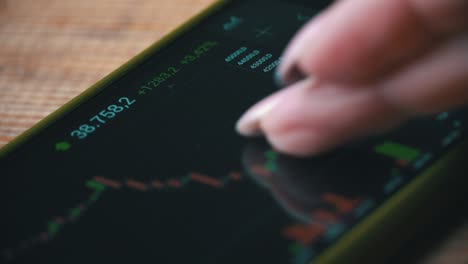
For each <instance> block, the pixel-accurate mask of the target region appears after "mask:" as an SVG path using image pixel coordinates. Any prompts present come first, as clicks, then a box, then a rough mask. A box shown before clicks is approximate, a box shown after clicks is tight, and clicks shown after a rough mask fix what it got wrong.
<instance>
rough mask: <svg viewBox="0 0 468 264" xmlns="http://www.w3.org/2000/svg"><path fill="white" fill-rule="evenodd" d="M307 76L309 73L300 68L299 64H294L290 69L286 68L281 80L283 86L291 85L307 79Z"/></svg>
mask: <svg viewBox="0 0 468 264" xmlns="http://www.w3.org/2000/svg"><path fill="white" fill-rule="evenodd" d="M306 77H307V75H306V74H305V73H303V72H302V71H301V70H300V69H299V67H298V66H297V64H293V65H292V66H290V68H289V69H286V71H285V73H284V74H283V75H282V76H280V80H281V82H282V84H283V86H289V85H291V84H293V83H296V82H298V81H301V80H303V79H305V78H306Z"/></svg>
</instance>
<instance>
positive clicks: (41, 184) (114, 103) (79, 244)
mask: <svg viewBox="0 0 468 264" xmlns="http://www.w3.org/2000/svg"><path fill="white" fill-rule="evenodd" d="M306 3H307V4H306ZM325 5H326V3H321V2H314V3H310V2H309V1H290V2H287V1H279V0H275V1H235V2H234V3H231V4H228V5H227V6H226V7H225V9H224V10H223V11H222V12H219V13H218V14H216V15H213V16H211V17H209V18H207V19H206V20H204V21H203V22H202V23H200V24H199V25H197V26H196V27H195V28H194V29H193V30H192V31H191V32H189V33H187V34H185V35H184V36H182V37H179V38H178V39H176V40H175V41H173V42H171V43H170V44H168V46H167V47H166V48H164V49H163V50H162V51H160V52H157V53H156V54H153V55H151V56H150V57H149V58H148V60H147V61H146V62H145V63H143V64H142V65H140V66H138V67H136V68H135V69H134V70H132V71H131V72H129V73H128V74H127V75H126V76H124V77H123V78H121V79H119V80H117V81H115V82H114V83H113V84H111V85H109V86H108V87H107V88H105V89H104V90H103V91H102V92H101V93H99V94H98V95H97V96H95V97H94V98H93V99H92V100H90V101H88V102H86V103H84V104H83V105H81V106H80V107H79V108H77V109H75V110H74V111H72V112H71V113H69V114H68V115H66V116H65V117H64V118H62V119H60V120H57V122H55V123H54V124H53V125H52V126H51V127H49V128H48V129H47V130H45V131H43V132H41V133H39V134H38V135H37V136H35V137H33V138H31V139H30V140H29V141H28V142H27V143H25V144H24V145H22V146H21V147H20V148H18V149H16V150H14V151H13V152H12V153H10V155H8V156H7V157H6V158H4V159H2V160H0V167H1V176H2V181H3V183H2V184H1V185H0V195H1V196H2V199H1V200H0V206H1V208H3V213H2V223H3V227H4V228H3V234H2V236H1V237H0V261H1V262H8V263H10V262H11V263H26V262H27V263H31V262H37V263H88V262H91V263H97V262H105V263H148V262H154V263H189V262H190V263H309V262H310V260H312V259H313V258H314V256H316V255H319V254H320V253H321V252H322V251H323V250H324V249H326V248H327V247H328V246H329V245H331V244H333V243H334V242H335V241H336V240H338V239H339V238H340V237H341V236H342V235H343V234H345V233H346V232H347V231H348V230H349V229H351V228H352V227H353V226H354V225H355V224H356V223H357V222H359V221H360V219H362V218H364V217H365V216H366V215H367V214H369V213H370V212H372V210H374V209H375V208H377V207H378V206H379V204H381V203H382V202H383V201H385V200H386V199H388V197H390V196H391V195H392V194H394V193H395V192H397V191H398V190H399V189H401V188H402V187H403V186H405V184H407V183H408V182H410V181H411V180H412V179H413V178H415V177H417V175H418V174H419V173H420V172H421V171H422V170H424V169H425V168H426V167H427V166H429V165H430V164H431V163H432V162H434V161H435V160H437V159H438V158H439V157H440V156H441V155H442V154H443V153H445V152H446V151H448V150H449V149H451V148H452V147H453V146H455V145H456V144H457V143H458V142H459V141H460V140H462V138H463V137H464V128H463V123H464V121H465V120H466V119H467V117H466V114H464V111H463V110H461V111H457V112H453V113H441V114H439V115H437V116H435V117H427V118H424V119H420V120H415V121H412V122H410V123H408V124H405V125H404V126H403V127H401V128H399V129H397V130H395V131H392V132H390V133H388V134H386V135H383V136H382V137H379V138H369V139H366V140H363V141H361V142H355V143H352V144H350V145H349V146H344V147H343V148H341V149H338V150H336V151H334V152H333V153H328V154H326V155H324V156H322V157H316V158H312V159H293V158H290V157H285V156H282V155H280V154H278V153H275V152H274V151H272V150H271V149H270V148H269V146H268V145H267V144H266V143H265V142H264V141H263V140H261V139H257V140H246V139H244V138H242V137H240V136H238V135H237V134H236V133H235V131H234V124H235V122H236V120H237V119H238V117H239V116H240V115H241V114H242V112H243V111H245V110H246V109H247V108H248V107H249V106H250V105H252V104H253V103H255V102H256V101H257V100H259V99H260V98H262V97H264V96H265V95H268V94H270V93H272V92H274V91H275V90H276V89H277V88H276V87H275V86H274V84H273V82H272V75H273V72H274V67H275V65H276V64H277V62H278V59H279V57H280V55H281V52H282V50H283V49H284V47H285V45H286V44H287V42H288V40H289V39H290V38H291V36H293V34H294V33H295V32H296V30H297V29H298V28H299V27H300V26H301V25H302V24H303V23H305V22H306V21H307V20H308V19H310V18H311V17H312V16H313V15H315V14H316V13H317V12H318V11H319V10H320V9H321V8H323V7H324V6H325ZM136 41H137V40H136ZM236 51H238V52H237V53H236ZM235 54H237V56H236V55H235ZM249 54H252V55H250V56H249ZM228 58H229V59H228ZM262 58H263V59H262ZM242 60H244V62H242ZM275 62H276V64H275ZM150 82H153V83H150ZM145 87H146V88H145ZM122 98H126V99H122ZM109 112H112V113H113V114H109ZM100 113H102V114H101V115H100ZM95 116H98V117H99V119H97V118H95V119H93V117H95ZM111 116H112V117H111ZM91 119H93V120H91ZM99 120H100V121H99ZM83 126H85V127H83ZM76 131H78V132H76ZM83 133H85V134H86V136H83V135H84V134H83ZM80 137H82V138H81V139H80Z"/></svg>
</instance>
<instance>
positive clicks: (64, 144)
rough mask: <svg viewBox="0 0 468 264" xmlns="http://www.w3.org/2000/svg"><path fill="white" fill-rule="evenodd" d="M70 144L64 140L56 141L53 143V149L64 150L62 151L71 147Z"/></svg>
mask: <svg viewBox="0 0 468 264" xmlns="http://www.w3.org/2000/svg"><path fill="white" fill-rule="evenodd" d="M71 146H72V145H71V144H70V143H68V142H66V141H62V142H57V143H56V144H55V150H56V151H57V152H64V151H67V150H69V149H70V148H71Z"/></svg>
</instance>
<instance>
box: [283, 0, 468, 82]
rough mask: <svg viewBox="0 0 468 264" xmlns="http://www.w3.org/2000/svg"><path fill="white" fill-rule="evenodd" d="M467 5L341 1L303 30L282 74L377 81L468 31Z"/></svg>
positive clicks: (455, 1) (457, 1) (462, 0)
mask: <svg viewBox="0 0 468 264" xmlns="http://www.w3.org/2000/svg"><path fill="white" fill-rule="evenodd" d="M467 10H468V1H466V0H443V1H441V0H382V1H375V0H348V1H339V2H337V3H336V4H335V5H334V6H332V7H331V8H330V9H329V10H327V11H325V12H324V13H323V14H321V15H319V16H318V17H317V18H316V19H314V20H313V21H311V22H310V23H309V24H308V25H307V26H306V27H304V28H303V29H302V30H301V31H300V32H299V34H298V35H297V36H296V37H295V39H294V40H293V41H292V43H291V44H290V45H289V47H288V48H287V50H286V52H285V54H284V56H283V62H282V65H281V66H280V68H279V75H280V76H281V77H282V79H283V82H284V83H291V82H293V81H295V79H297V78H298V77H301V76H314V77H315V78H318V79H322V80H326V81H340V82H364V81H369V80H376V79H379V78H381V77H382V76H383V75H385V74H388V73H389V72H392V70H393V69H395V68H396V67H397V66H399V65H401V64H403V63H405V62H408V61H411V60H412V59H415V58H417V57H419V56H420V55H421V54H424V53H425V52H426V51H427V50H428V49H430V48H431V47H432V46H433V45H434V44H435V43H437V42H438V39H439V38H443V37H445V36H446V35H450V34H453V33H454V32H459V31H460V30H463V29H464V28H466V27H467V22H468V16H466V13H467Z"/></svg>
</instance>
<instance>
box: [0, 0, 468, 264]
mask: <svg viewBox="0 0 468 264" xmlns="http://www.w3.org/2000/svg"><path fill="white" fill-rule="evenodd" d="M210 2H212V0H73V1H69V0H66V1H64V0H0V147H1V146H2V145H5V144H6V143H8V142H9V141H10V140H12V139H13V138H14V137H16V136H17V135H19V134H20V133H22V132H23V131H25V130H26V129H28V128H29V127H31V126H32V125H33V124H35V123H36V122H38V121H39V120H40V119H42V118H44V117H45V116H46V115H48V114H49V113H51V112H52V111H54V110H55V109H57V108H58V107H60V106H61V105H63V104H64V103H66V102H67V101H69V100H70V99H72V98H73V97H75V96H76V95H78V94H79V93H81V92H82V91H83V90H85V89H86V88H88V87H89V86H90V85H92V84H93V83H95V82H96V81H98V80H99V79H101V78H102V77H104V76H105V75H106V74H107V73H109V72H110V71H112V70H113V69H115V68H117V67H118V66H120V65H121V64H122V63H124V62H125V61H127V60H128V59H130V58H131V57H133V56H134V55H135V54H137V53H138V52H139V51H141V50H142V49H144V48H145V47H147V46H149V45H150V44H151V43H152V42H154V41H155V40H157V39H159V38H161V37H162V36H163V35H164V34H166V33H168V32H169V31H170V30H171V29H173V28H174V27H176V26H177V25H179V24H180V23H182V22H183V21H185V20H186V19H187V18H188V17H190V16H192V15H193V14H195V13H197V12H198V11H200V10H201V9H203V7H205V6H206V5H207V4H208V3H210ZM421 263H431V264H435V263H444V264H445V263H451V264H452V263H453V264H457V263H468V226H467V227H465V228H460V229H459V231H457V232H455V234H454V235H453V237H452V238H451V239H449V240H448V241H445V242H441V243H440V246H439V249H437V250H435V251H434V252H433V253H431V254H430V256H428V257H427V258H426V259H425V260H424V261H422V262H421Z"/></svg>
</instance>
